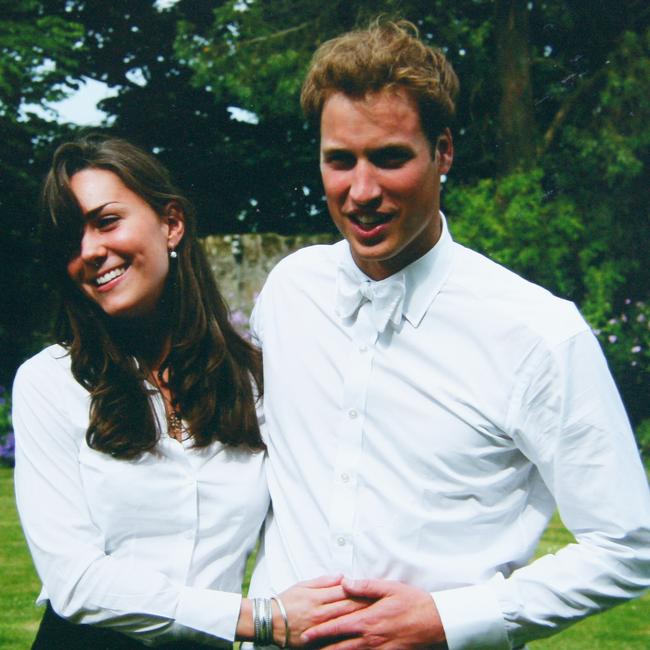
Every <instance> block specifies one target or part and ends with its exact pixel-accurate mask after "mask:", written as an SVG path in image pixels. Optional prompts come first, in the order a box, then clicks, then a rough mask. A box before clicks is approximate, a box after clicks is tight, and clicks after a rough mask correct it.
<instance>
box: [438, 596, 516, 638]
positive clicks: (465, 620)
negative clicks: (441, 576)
mask: <svg viewBox="0 0 650 650" xmlns="http://www.w3.org/2000/svg"><path fill="white" fill-rule="evenodd" d="M431 597H432V598H433V601H434V603H435V604H436V607H437V608H438V614H439V615H440V620H441V621H442V626H443V628H444V630H445V636H446V638H447V646H448V648H449V650H479V649H481V650H483V649H488V648H489V649H490V650H510V642H509V641H508V636H507V634H506V626H505V622H504V620H503V614H502V613H501V610H500V609H499V606H498V601H497V598H496V597H495V594H494V593H492V590H491V589H490V588H489V587H488V586H487V585H472V586H470V587H459V588H458V589H447V590H445V591H434V592H432V593H431Z"/></svg>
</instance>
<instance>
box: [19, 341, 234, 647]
mask: <svg viewBox="0 0 650 650" xmlns="http://www.w3.org/2000/svg"><path fill="white" fill-rule="evenodd" d="M50 350H52V349H50ZM55 354H61V351H60V350H59V352H58V353H56V352H51V351H49V350H48V351H44V352H43V353H41V354H40V355H37V357H35V358H34V359H32V360H30V361H28V362H27V363H26V364H24V365H23V366H22V367H21V369H20V370H19V372H18V374H17V376H16V380H15V382H14V428H15V433H16V471H15V482H16V499H17V504H18V510H19V514H20V518H21V521H22V525H23V528H24V531H25V536H26V538H27V542H28V544H29V547H30V550H31V552H32V557H33V559H34V564H35V566H36V569H37V572H38V574H39V576H40V578H41V580H42V582H43V585H44V587H45V590H46V592H47V597H48V598H49V599H50V601H51V603H52V606H53V608H54V609H55V611H56V612H57V613H58V614H60V615H61V616H63V617H65V618H67V619H69V620H70V621H71V622H74V623H90V624H97V625H101V626H104V627H110V628H112V629H114V630H116V631H120V632H123V633H126V634H128V635H130V636H133V637H135V638H138V639H140V640H142V641H144V642H148V643H149V642H156V641H157V640H160V639H161V638H165V636H171V637H176V636H178V635H187V636H194V635H195V634H196V633H197V632H199V633H203V634H206V635H208V637H211V638H214V639H215V640H216V639H225V640H228V641H230V640H232V639H233V638H234V634H235V627H236V624H237V619H238V616H239V610H240V604H241V595H240V594H239V593H230V592H226V591H216V590H211V589H203V588H199V587H193V586H188V585H184V584H179V582H180V581H178V580H177V581H175V582H174V581H172V580H170V579H169V577H168V576H167V575H165V574H164V573H163V572H161V571H156V570H151V569H149V568H147V567H145V566H142V564H141V563H139V562H134V561H133V560H132V559H129V557H128V553H127V554H126V555H125V554H124V553H122V554H117V553H113V554H111V553H107V552H106V551H105V539H104V534H103V532H102V531H101V530H100V528H99V527H98V526H97V525H96V523H95V522H94V520H93V513H92V512H91V511H90V509H89V506H88V503H87V499H86V493H85V489H84V484H83V481H82V476H81V473H80V466H79V446H80V444H85V443H84V442H83V438H84V434H85V427H86V426H87V412H88V406H89V400H88V396H87V393H86V392H85V391H84V389H83V388H82V387H81V386H79V384H77V383H76V381H74V379H73V378H72V376H71V375H70V374H69V370H68V365H67V363H65V360H63V359H57V358H56V357H55V356H54V355H55ZM84 409H85V416H84V413H83V411H84ZM80 411H81V414H80ZM116 462H117V461H116ZM119 462H121V461H119ZM132 489H134V490H135V489H137V486H133V488H132ZM141 514H142V513H138V512H135V511H134V512H130V513H124V516H129V517H132V518H133V519H134V521H135V520H137V518H138V517H140V516H141ZM126 528H127V532H126V534H125V537H124V539H123V542H122V544H123V546H124V548H126V549H127V550H128V547H129V544H131V543H132V540H130V539H129V536H128V526H127V527H126ZM186 548H189V549H190V550H189V551H187V553H189V555H188V557H187V558H184V557H183V558H180V560H181V561H186V562H187V564H188V566H189V560H190V557H191V545H190V546H189V547H187V546H185V547H182V548H181V551H182V553H186V550H185V549H186ZM199 611H200V612H203V613H198V612H199Z"/></svg>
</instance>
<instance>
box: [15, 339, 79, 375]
mask: <svg viewBox="0 0 650 650" xmlns="http://www.w3.org/2000/svg"><path fill="white" fill-rule="evenodd" d="M43 373H53V374H57V375H61V374H69V373H70V353H69V352H68V350H67V349H66V348H64V347H63V346H62V345H59V344H58V343H55V344H54V345H48V346H47V347H46V348H43V349H42V350H41V351H40V352H38V353H37V354H35V355H34V356H33V357H30V358H29V359H27V361H25V362H24V363H23V364H22V365H21V366H20V367H19V368H18V373H17V374H16V376H17V377H18V376H32V375H38V376H41V375H42V374H43Z"/></svg>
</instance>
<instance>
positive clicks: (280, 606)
mask: <svg viewBox="0 0 650 650" xmlns="http://www.w3.org/2000/svg"><path fill="white" fill-rule="evenodd" d="M271 600H274V601H275V602H276V603H277V604H278V609H279V610H280V616H282V620H283V621H284V643H283V644H282V645H281V646H280V647H281V648H286V647H287V646H288V645H289V635H290V631H289V617H288V616H287V610H286V609H285V608H284V605H283V604H282V601H281V600H280V596H271Z"/></svg>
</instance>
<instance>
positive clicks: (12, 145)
mask: <svg viewBox="0 0 650 650" xmlns="http://www.w3.org/2000/svg"><path fill="white" fill-rule="evenodd" d="M82 34H83V32H82V28H81V26H80V25H78V24H76V23H74V22H72V21H69V20H66V19H64V18H60V17H53V16H49V15H47V13H46V11H45V7H44V3H43V2H37V1H35V0H22V1H20V2H8V1H6V0H2V2H0V141H2V144H3V146H2V148H1V149H0V168H1V169H2V173H1V174H0V232H2V235H3V242H2V246H3V254H2V261H3V268H4V269H5V272H4V273H3V274H2V277H1V278H0V295H1V296H2V302H3V304H2V308H0V351H1V352H0V354H1V357H0V384H4V385H7V384H8V380H9V379H10V378H11V376H12V375H13V371H14V369H15V367H16V365H17V363H18V362H19V361H20V360H22V359H23V358H24V356H25V353H26V351H33V350H35V349H36V348H37V347H38V345H39V342H38V341H37V340H35V336H34V332H35V331H37V330H38V329H39V327H40V326H41V322H42V319H44V318H46V317H45V314H46V313H47V312H46V310H45V309H44V306H45V305H46V304H47V302H48V300H47V294H46V292H45V290H44V283H43V278H41V277H39V276H36V277H35V271H34V265H33V261H34V258H35V257H36V256H37V246H36V230H37V221H38V191H39V185H40V180H41V177H42V174H43V170H44V168H45V164H46V163H45V157H44V155H43V150H44V146H43V145H46V144H47V143H49V142H50V141H51V140H52V139H53V138H55V136H56V133H57V130H58V129H57V126H56V125H54V124H52V123H49V122H47V121H45V120H43V119H41V118H39V117H38V116H37V115H35V114H33V113H32V114H31V115H29V112H28V114H27V115H25V116H24V117H23V116H22V115H21V109H22V108H23V107H24V106H25V105H26V104H32V105H37V106H41V107H43V106H44V103H45V102H47V101H52V100H56V99H58V98H60V97H61V96H62V95H63V94H64V92H65V88H64V84H66V83H68V82H71V81H73V79H72V77H74V76H75V75H76V73H77V65H76V61H75V52H76V50H77V49H78V43H79V40H80V38H81V36H82ZM48 153H49V152H48Z"/></svg>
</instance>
